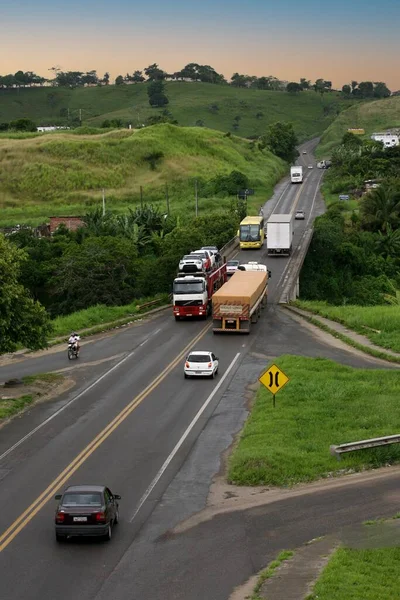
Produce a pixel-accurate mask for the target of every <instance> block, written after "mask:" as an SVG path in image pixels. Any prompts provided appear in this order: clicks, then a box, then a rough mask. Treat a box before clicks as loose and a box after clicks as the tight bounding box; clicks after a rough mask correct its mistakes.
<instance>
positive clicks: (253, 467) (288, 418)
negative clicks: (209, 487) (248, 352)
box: [228, 356, 400, 486]
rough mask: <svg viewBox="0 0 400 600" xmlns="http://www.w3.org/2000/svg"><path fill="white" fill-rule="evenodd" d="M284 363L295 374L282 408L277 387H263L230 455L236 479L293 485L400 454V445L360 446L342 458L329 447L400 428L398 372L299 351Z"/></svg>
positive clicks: (231, 471)
mask: <svg viewBox="0 0 400 600" xmlns="http://www.w3.org/2000/svg"><path fill="white" fill-rule="evenodd" d="M277 365H278V366H279V367H280V368H281V369H282V370H283V371H284V373H286V375H287V376H288V377H289V379H290V381H289V383H287V384H286V386H285V387H284V388H283V389H282V390H281V391H280V392H278V394H277V396H276V407H275V409H274V408H273V406H272V396H271V394H270V393H269V392H268V391H267V390H266V389H265V388H264V387H263V386H261V388H260V389H259V391H258V393H257V397H256V402H255V405H254V407H253V409H252V412H251V414H250V416H249V418H248V420H247V422H246V424H245V426H244V429H243V431H242V433H241V436H240V439H239V442H238V444H237V446H236V448H235V450H234V452H233V454H232V455H231V457H230V459H229V471H228V480H229V481H230V482H232V483H235V484H238V485H276V486H291V485H293V484H296V483H300V482H309V481H314V480H317V479H319V478H322V477H327V476H328V475H329V476H334V475H335V474H340V473H342V472H343V470H345V471H346V472H347V471H351V472H352V471H360V470H363V469H365V468H374V467H378V466H380V465H382V464H388V463H394V462H398V461H399V460H400V447H399V446H398V445H396V444H393V445H391V446H388V447H382V448H375V449H369V450H363V451H358V452H352V453H350V454H348V455H346V456H345V457H343V459H342V460H341V461H338V460H337V459H336V458H335V457H333V456H331V455H330V452H329V447H330V445H331V444H336V445H338V444H343V443H346V442H352V441H356V440H361V439H368V438H373V437H379V436H383V435H391V434H395V433H397V432H398V430H399V427H400V405H399V402H398V398H399V394H400V380H399V374H398V372H396V371H383V370H366V369H352V368H351V367H346V366H342V365H339V364H337V363H335V362H333V361H330V360H326V359H322V358H321V359H312V358H303V357H295V356H282V357H281V358H280V359H279V360H278V361H277ZM338 472H339V473H338Z"/></svg>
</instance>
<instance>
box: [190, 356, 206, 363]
mask: <svg viewBox="0 0 400 600" xmlns="http://www.w3.org/2000/svg"><path fill="white" fill-rule="evenodd" d="M188 361H189V362H198V363H208V362H210V357H209V356H208V355H207V354H189V357H188Z"/></svg>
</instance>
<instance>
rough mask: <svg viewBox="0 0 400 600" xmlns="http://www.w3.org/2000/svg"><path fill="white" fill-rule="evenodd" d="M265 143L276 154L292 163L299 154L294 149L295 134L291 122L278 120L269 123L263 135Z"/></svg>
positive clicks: (296, 142) (295, 143) (295, 144)
mask: <svg viewBox="0 0 400 600" xmlns="http://www.w3.org/2000/svg"><path fill="white" fill-rule="evenodd" d="M265 143H266V145H267V146H268V147H269V149H270V150H271V152H273V153H274V154H275V155H276V156H279V157H280V158H282V159H283V160H285V161H287V162H289V163H293V162H294V161H295V159H296V158H297V156H298V155H299V153H298V151H297V150H296V146H297V144H298V140H297V136H296V134H295V132H294V129H293V125H292V123H282V122H278V123H275V124H274V125H270V126H269V127H268V129H267V133H266V135H265Z"/></svg>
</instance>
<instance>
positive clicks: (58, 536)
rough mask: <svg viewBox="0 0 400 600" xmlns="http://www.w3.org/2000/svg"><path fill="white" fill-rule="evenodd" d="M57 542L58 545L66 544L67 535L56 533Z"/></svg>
mask: <svg viewBox="0 0 400 600" xmlns="http://www.w3.org/2000/svg"><path fill="white" fill-rule="evenodd" d="M56 542H58V543H60V544H61V543H62V542H65V535H60V534H59V533H56Z"/></svg>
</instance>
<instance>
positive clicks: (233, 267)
mask: <svg viewBox="0 0 400 600" xmlns="http://www.w3.org/2000/svg"><path fill="white" fill-rule="evenodd" d="M238 266H239V261H238V260H228V262H227V263H226V274H227V275H228V276H229V275H233V273H236V271H237V270H238Z"/></svg>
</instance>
